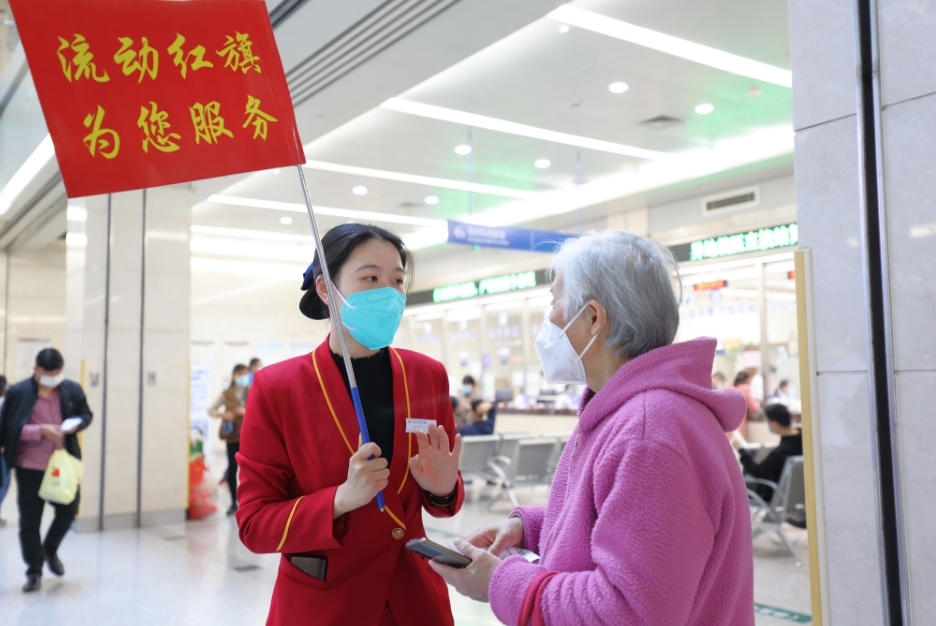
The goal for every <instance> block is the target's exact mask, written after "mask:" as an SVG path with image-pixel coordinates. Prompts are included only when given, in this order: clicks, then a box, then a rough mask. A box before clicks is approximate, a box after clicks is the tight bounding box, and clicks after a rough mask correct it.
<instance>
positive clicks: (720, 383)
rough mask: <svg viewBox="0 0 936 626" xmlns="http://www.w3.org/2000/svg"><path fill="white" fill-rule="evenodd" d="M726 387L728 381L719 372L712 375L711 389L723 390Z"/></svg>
mask: <svg viewBox="0 0 936 626" xmlns="http://www.w3.org/2000/svg"><path fill="white" fill-rule="evenodd" d="M727 385H728V379H727V378H725V375H724V374H722V373H721V372H715V373H714V374H712V389H724V388H725V387H726V386H727Z"/></svg>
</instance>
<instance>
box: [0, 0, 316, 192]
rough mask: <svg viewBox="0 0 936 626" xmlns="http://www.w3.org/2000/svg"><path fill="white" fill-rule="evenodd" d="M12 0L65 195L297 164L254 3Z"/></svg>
mask: <svg viewBox="0 0 936 626" xmlns="http://www.w3.org/2000/svg"><path fill="white" fill-rule="evenodd" d="M10 3H11V6H12V9H13V14H14V17H15V19H16V21H17V27H18V29H19V34H20V38H21V40H22V41H23V46H24V48H25V50H26V56H27V59H28V61H29V65H30V69H31V71H32V74H33V79H34V81H35V84H36V89H37V91H38V93H39V100H40V103H41V104H42V109H43V113H44V115H45V118H46V123H47V125H48V128H49V132H50V133H51V135H52V140H53V143H54V144H55V152H56V157H57V159H58V162H59V167H60V169H61V171H62V177H63V179H64V181H65V187H66V191H67V192H68V195H69V196H70V197H78V196H83V195H91V194H99V193H108V192H116V191H125V190H129V189H138V188H144V187H152V186H158V185H167V184H172V183H179V182H185V181H189V180H197V179H201V178H213V177H217V176H223V175H226V174H234V173H240V172H249V171H254V170H259V169H266V168H274V167H283V166H286V165H298V164H301V163H304V162H305V156H304V154H303V152H302V145H301V143H300V141H299V134H298V130H297V128H296V121H295V114H294V112H293V109H292V101H291V97H290V93H289V88H288V86H287V84H286V77H285V74H284V72H283V67H282V63H281V61H280V58H279V53H278V51H277V48H276V42H275V40H274V38H273V30H272V27H271V25H270V20H269V15H268V14H267V12H266V6H265V4H264V3H262V2H248V1H245V0H186V1H185V2H170V1H166V0H133V2H128V1H127V0H10ZM245 103H246V104H245Z"/></svg>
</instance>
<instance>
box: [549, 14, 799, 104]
mask: <svg viewBox="0 0 936 626" xmlns="http://www.w3.org/2000/svg"><path fill="white" fill-rule="evenodd" d="M548 17H551V18H552V19H554V20H556V21H558V22H562V23H564V24H571V25H572V26H578V27H579V28H584V29H586V30H590V31H592V32H596V33H600V34H602V35H607V36H609V37H614V38H615V39H620V40H622V41H627V42H630V43H633V44H637V45H638V46H644V47H647V48H651V49H653V50H657V51H659V52H664V53H666V54H671V55H673V56H676V57H679V58H681V59H686V60H689V61H695V62H696V63H701V64H702V65H708V66H709V67H714V68H716V69H720V70H724V71H726V72H731V73H732V74H739V75H740V76H747V77H748V78H755V79H757V80H762V81H764V82H767V83H773V84H774V85H780V86H781V87H792V86H793V73H792V72H790V70H785V69H783V68H781V67H775V66H773V65H768V64H766V63H761V62H760V61H754V60H753V59H747V58H745V57H741V56H738V55H736V54H731V53H729V52H724V51H722V50H716V49H715V48H710V47H708V46H703V45H702V44H698V43H695V42H692V41H686V40H685V39H680V38H679V37H673V36H672V35H666V34H664V33H660V32H657V31H655V30H650V29H649V28H643V27H641V26H635V25H634V24H628V23H627V22H622V21H620V20H616V19H612V18H610V17H605V16H604V15H599V14H598V13H592V12H591V11H585V10H583V9H579V8H576V7H573V6H571V5H568V4H564V5H562V6H561V7H559V8H558V9H556V10H555V11H553V12H552V13H550V14H549V15H548Z"/></svg>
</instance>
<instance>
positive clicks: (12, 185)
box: [0, 135, 55, 214]
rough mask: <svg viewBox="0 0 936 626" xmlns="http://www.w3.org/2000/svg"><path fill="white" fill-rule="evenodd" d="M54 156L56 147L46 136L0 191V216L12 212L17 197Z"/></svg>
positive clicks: (48, 136) (49, 137) (50, 138)
mask: <svg viewBox="0 0 936 626" xmlns="http://www.w3.org/2000/svg"><path fill="white" fill-rule="evenodd" d="M54 156H55V147H54V146H53V145H52V136H51V135H46V136H45V139H43V140H42V141H41V142H39V146H38V147H36V149H35V150H33V153H32V154H30V155H29V158H27V159H26V161H25V162H24V163H23V164H22V165H21V166H20V168H19V169H18V170H16V173H15V174H13V177H12V178H10V180H9V181H8V182H7V184H6V185H4V186H3V189H0V214H2V213H6V212H7V211H9V210H10V207H12V206H13V202H14V201H15V200H16V197H17V196H19V195H20V194H21V193H22V192H23V190H24V189H26V186H27V185H29V183H31V182H32V180H33V179H34V178H35V177H36V175H37V174H39V171H40V170H41V169H42V168H43V167H45V165H46V163H48V162H49V160H50V159H51V158H52V157H54Z"/></svg>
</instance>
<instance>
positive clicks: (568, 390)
mask: <svg viewBox="0 0 936 626" xmlns="http://www.w3.org/2000/svg"><path fill="white" fill-rule="evenodd" d="M580 398H581V395H580V394H578V393H576V390H575V385H566V386H565V389H564V390H563V392H562V393H560V394H559V395H558V396H556V405H555V408H556V410H557V411H574V410H576V409H578V403H579V399H580Z"/></svg>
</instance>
